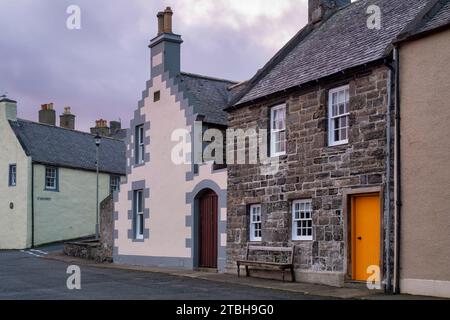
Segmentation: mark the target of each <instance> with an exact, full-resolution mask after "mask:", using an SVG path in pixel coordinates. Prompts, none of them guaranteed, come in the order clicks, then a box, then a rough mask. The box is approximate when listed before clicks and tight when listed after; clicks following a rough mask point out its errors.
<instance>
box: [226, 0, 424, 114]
mask: <svg viewBox="0 0 450 320" xmlns="http://www.w3.org/2000/svg"><path fill="white" fill-rule="evenodd" d="M428 1H429V0H358V1H356V2H354V3H352V4H349V5H347V6H345V7H343V8H341V9H340V10H339V11H337V12H336V13H335V14H334V15H332V16H331V17H330V18H329V19H328V20H326V21H325V22H323V23H321V24H317V25H315V26H314V27H313V26H311V25H307V26H306V27H305V28H304V29H302V30H301V31H300V32H299V33H298V34H297V35H296V36H295V37H294V38H293V39H292V40H291V41H290V42H289V43H288V44H287V45H286V46H285V47H284V48H283V49H281V50H280V51H279V52H278V53H277V54H276V55H275V57H274V58H272V60H271V61H269V63H268V64H266V66H265V67H264V68H263V69H262V70H261V71H260V72H258V73H257V74H256V75H255V76H254V77H253V78H252V79H251V80H250V84H249V86H248V88H247V90H245V92H244V94H243V95H241V96H240V97H239V98H238V99H236V100H237V101H233V102H232V103H231V104H232V105H234V106H238V105H240V104H243V103H246V102H250V101H252V100H255V99H258V98H262V97H264V96H267V95H270V94H274V93H277V92H281V91H284V90H287V89H290V88H293V87H296V86H299V85H303V84H306V83H308V82H310V81H314V80H317V79H320V78H323V77H326V76H330V75H333V74H336V73H338V72H341V71H344V70H347V69H350V68H353V67H357V66H361V65H364V64H366V63H370V62H374V61H377V60H379V59H382V58H384V57H386V56H387V54H388V53H389V52H390V49H391V45H392V42H393V40H395V39H396V38H397V36H398V35H399V34H400V33H401V32H402V30H403V29H404V28H405V27H406V26H407V25H408V24H409V23H410V22H411V21H412V20H413V19H414V18H415V17H416V15H417V14H418V13H419V12H421V10H422V9H423V8H424V7H425V6H426V4H427V2H428ZM369 5H377V6H379V7H380V8H381V23H382V26H381V29H380V30H376V29H369V28H368V27H367V19H368V17H369V15H368V14H367V13H366V12H367V11H366V10H367V7H368V6H369Z"/></svg>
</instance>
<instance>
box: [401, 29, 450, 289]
mask: <svg viewBox="0 0 450 320" xmlns="http://www.w3.org/2000/svg"><path fill="white" fill-rule="evenodd" d="M400 63H401V65H400V71H401V74H400V76H401V88H400V90H401V91H400V92H401V106H402V107H401V108H402V109H401V116H402V124H401V134H402V149H401V156H402V188H403V195H402V196H403V208H402V218H401V220H402V224H401V252H400V254H401V256H400V261H401V273H400V278H401V290H403V292H408V293H414V294H434V295H440V296H448V297H450V232H449V230H450V30H447V31H443V32H440V33H437V34H434V35H430V36H428V37H426V38H423V39H419V40H416V41H413V42H410V43H406V44H404V45H403V46H402V47H401V49H400Z"/></svg>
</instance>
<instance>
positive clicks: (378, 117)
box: [227, 66, 388, 272]
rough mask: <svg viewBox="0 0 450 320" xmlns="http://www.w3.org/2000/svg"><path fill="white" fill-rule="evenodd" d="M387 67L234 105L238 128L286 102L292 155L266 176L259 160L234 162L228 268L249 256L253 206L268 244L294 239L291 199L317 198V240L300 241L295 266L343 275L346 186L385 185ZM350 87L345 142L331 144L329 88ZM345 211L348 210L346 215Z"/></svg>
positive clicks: (256, 124) (232, 120) (233, 123)
mask: <svg viewBox="0 0 450 320" xmlns="http://www.w3.org/2000/svg"><path fill="white" fill-rule="evenodd" d="M387 78H388V70H387V68H385V67H384V66H379V67H374V68H371V69H368V70H366V71H365V72H364V73H359V74H353V75H351V76H349V77H348V78H347V79H343V80H339V81H334V82H328V83H318V84H317V85H316V86H315V87H313V88H310V89H307V90H302V91H301V90H300V89H299V91H298V92H297V93H294V94H289V95H287V96H284V97H278V98H275V99H271V100H266V101H264V102H262V103H257V104H253V105H250V106H246V107H243V108H241V109H237V110H234V111H232V112H231V113H230V116H229V127H230V128H232V129H238V128H240V129H244V130H245V129H249V128H260V129H267V128H268V127H269V116H270V107H271V106H273V105H276V104H278V103H283V102H286V104H287V115H286V116H287V121H286V122H287V124H286V125H287V141H288V142H287V154H286V155H285V156H282V157H281V166H280V170H279V172H278V173H277V174H275V175H261V174H260V170H259V167H258V165H229V166H228V249H227V250H228V252H227V253H228V254H227V256H228V261H227V267H228V268H230V269H231V268H235V266H236V264H235V261H236V259H239V258H243V257H244V255H245V246H246V244H247V241H248V223H249V215H248V205H250V204H256V203H261V204H262V220H263V221H262V228H263V230H262V239H263V244H266V245H287V244H290V243H292V240H291V203H292V201H293V200H297V199H312V202H313V210H314V212H313V239H314V240H313V241H295V242H294V243H295V245H296V252H295V266H296V268H297V269H300V270H305V271H330V272H343V271H345V270H344V265H345V259H346V257H347V253H346V252H345V251H346V250H345V243H344V224H343V219H344V216H341V215H340V214H339V211H337V210H342V209H343V190H344V189H346V188H359V187H374V186H378V187H382V188H383V187H384V184H385V181H386V176H385V169H386V168H385V161H386V111H387V105H388V101H387V99H388V96H387V84H388V81H387ZM345 84H349V86H350V112H351V115H350V131H349V143H348V144H347V145H342V146H336V147H329V146H328V128H327V127H328V118H327V117H328V91H329V89H333V88H336V87H339V86H341V85H345ZM342 214H344V215H345V213H342Z"/></svg>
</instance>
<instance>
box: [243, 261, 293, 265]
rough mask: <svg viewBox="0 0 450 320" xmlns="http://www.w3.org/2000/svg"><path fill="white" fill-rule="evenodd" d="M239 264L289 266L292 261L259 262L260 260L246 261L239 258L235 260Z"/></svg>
mask: <svg viewBox="0 0 450 320" xmlns="http://www.w3.org/2000/svg"><path fill="white" fill-rule="evenodd" d="M237 262H238V263H239V264H241V265H252V266H259V265H268V266H286V267H290V266H292V263H283V262H280V263H278V262H260V261H246V260H239V261H237Z"/></svg>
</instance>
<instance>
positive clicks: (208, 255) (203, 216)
mask: <svg viewBox="0 0 450 320" xmlns="http://www.w3.org/2000/svg"><path fill="white" fill-rule="evenodd" d="M217 216H218V197H217V194H216V193H215V192H214V191H212V190H206V191H205V192H204V193H202V195H201V196H200V198H199V221H198V222H199V223H198V240H199V241H198V245H199V261H198V266H199V267H200V268H214V269H215V268H217V241H218V240H217V239H218V233H217V232H218V231H217V220H218V219H217V218H218V217H217Z"/></svg>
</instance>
